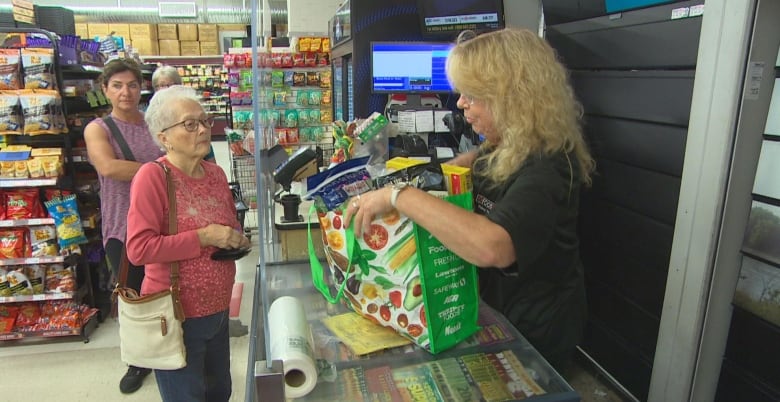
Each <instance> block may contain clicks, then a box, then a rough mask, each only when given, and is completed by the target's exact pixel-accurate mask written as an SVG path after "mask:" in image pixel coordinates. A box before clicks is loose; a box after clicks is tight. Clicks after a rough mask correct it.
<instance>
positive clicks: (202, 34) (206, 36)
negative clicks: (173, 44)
mask: <svg viewBox="0 0 780 402" xmlns="http://www.w3.org/2000/svg"><path fill="white" fill-rule="evenodd" d="M217 39H218V37H217V24H198V40H199V41H201V42H216V41H217Z"/></svg>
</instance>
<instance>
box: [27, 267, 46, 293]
mask: <svg viewBox="0 0 780 402" xmlns="http://www.w3.org/2000/svg"><path fill="white" fill-rule="evenodd" d="M25 271H26V275H27V279H28V280H29V281H30V285H31V286H32V291H33V294H34V295H40V294H43V281H44V279H45V278H46V269H45V268H44V267H43V265H40V264H33V265H28V266H27V267H26V269H25Z"/></svg>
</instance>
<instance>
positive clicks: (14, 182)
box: [0, 177, 58, 188]
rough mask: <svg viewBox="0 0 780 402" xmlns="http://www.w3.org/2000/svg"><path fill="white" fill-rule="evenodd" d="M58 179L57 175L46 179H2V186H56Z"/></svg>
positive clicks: (0, 186) (0, 180)
mask: <svg viewBox="0 0 780 402" xmlns="http://www.w3.org/2000/svg"><path fill="white" fill-rule="evenodd" d="M57 181H58V178H56V177H50V178H44V179H0V188H14V187H44V186H56V185H57Z"/></svg>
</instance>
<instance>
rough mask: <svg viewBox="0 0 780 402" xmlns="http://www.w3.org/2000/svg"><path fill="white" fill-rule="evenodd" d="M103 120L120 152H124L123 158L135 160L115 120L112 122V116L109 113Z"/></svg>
mask: <svg viewBox="0 0 780 402" xmlns="http://www.w3.org/2000/svg"><path fill="white" fill-rule="evenodd" d="M103 122H104V123H106V125H107V126H108V130H109V131H111V135H113V136H114V140H116V143H117V145H119V148H120V149H121V150H122V154H124V156H125V160H128V161H133V162H135V157H134V156H133V152H132V151H130V146H129V145H127V141H125V137H124V136H122V132H121V131H119V127H117V125H116V122H114V118H112V117H111V115H108V116H106V117H103Z"/></svg>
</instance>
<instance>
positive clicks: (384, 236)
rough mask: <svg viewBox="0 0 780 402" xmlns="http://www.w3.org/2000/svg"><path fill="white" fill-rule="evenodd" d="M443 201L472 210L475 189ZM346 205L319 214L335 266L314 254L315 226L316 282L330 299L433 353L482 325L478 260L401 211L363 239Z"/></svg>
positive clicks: (327, 252)
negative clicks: (348, 221) (346, 222)
mask: <svg viewBox="0 0 780 402" xmlns="http://www.w3.org/2000/svg"><path fill="white" fill-rule="evenodd" d="M444 199H445V200H447V201H448V202H450V203H452V204H455V205H458V206H460V207H462V208H466V209H469V210H471V208H472V195H471V193H465V194H459V195H451V196H447V197H445V198H444ZM313 208H314V207H312V210H313ZM343 208H344V206H342V207H339V208H337V209H336V210H333V211H319V212H318V216H319V222H320V229H321V230H322V241H323V243H324V246H325V247H324V249H325V256H326V259H327V262H328V268H324V267H323V266H322V263H321V262H320V260H319V259H318V258H317V256H316V253H315V252H314V239H312V234H311V227H309V257H310V262H311V270H312V278H313V282H314V285H315V287H316V288H317V289H318V290H319V291H320V292H321V293H322V295H323V296H324V297H325V298H326V299H327V300H328V301H329V302H330V303H337V302H339V301H344V302H345V304H346V305H347V306H349V307H350V308H351V309H352V310H354V311H355V312H357V313H359V314H361V315H362V316H364V317H366V318H368V319H369V320H371V321H374V322H375V323H377V324H379V325H382V326H385V327H391V328H393V329H394V330H395V331H397V332H398V333H399V334H401V335H403V336H405V337H407V338H409V339H411V340H412V341H413V342H414V343H416V344H417V345H419V346H421V347H423V348H425V349H426V350H428V351H430V352H431V353H434V354H436V353H439V352H442V351H445V350H447V349H449V348H452V347H453V346H455V345H457V344H458V343H459V342H461V341H463V340H464V339H466V338H468V337H469V336H471V335H472V334H474V333H475V332H476V331H477V330H478V329H479V326H478V325H477V316H478V313H479V311H478V307H479V294H478V289H477V272H476V268H475V267H474V265H472V264H469V263H468V262H466V261H465V260H463V259H462V258H460V257H458V256H457V255H455V254H454V253H453V252H451V251H450V250H448V249H447V248H446V247H444V246H443V245H442V244H441V242H439V241H438V240H437V239H436V238H435V237H433V236H432V235H431V234H430V233H428V232H427V231H426V230H425V229H423V228H422V227H420V226H418V225H417V224H415V223H413V222H412V221H411V220H409V219H408V218H407V217H405V216H403V215H401V214H399V213H398V211H395V210H394V211H393V212H391V213H389V214H386V215H385V216H382V217H380V218H377V219H375V220H374V222H372V224H371V230H370V231H368V232H367V233H364V235H363V236H361V237H359V238H356V237H355V235H354V232H353V230H352V228H351V227H349V228H345V227H344V226H343V218H342V211H343ZM310 213H311V212H310ZM309 221H311V219H309ZM326 278H327V279H326Z"/></svg>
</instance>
